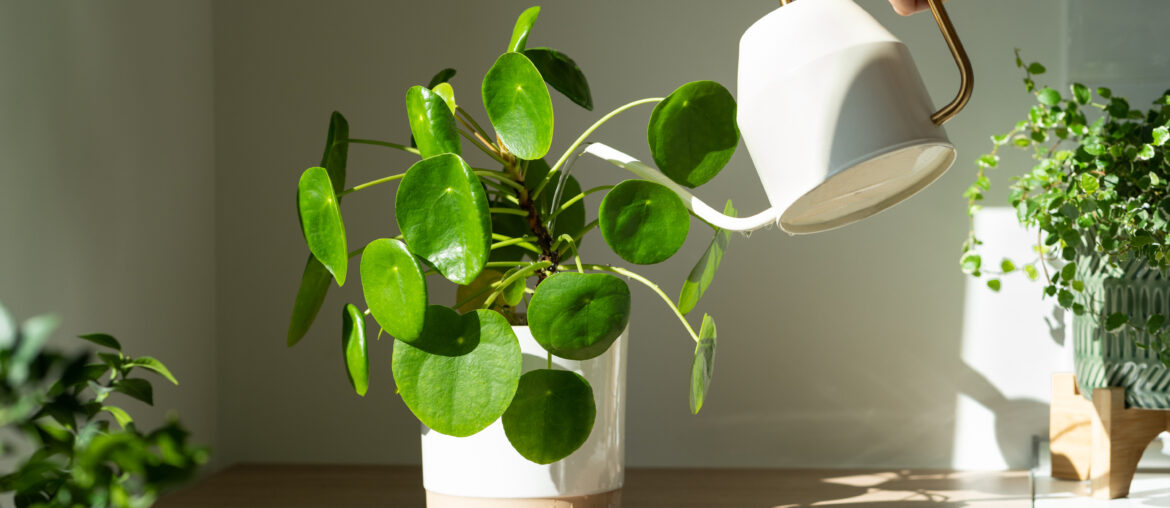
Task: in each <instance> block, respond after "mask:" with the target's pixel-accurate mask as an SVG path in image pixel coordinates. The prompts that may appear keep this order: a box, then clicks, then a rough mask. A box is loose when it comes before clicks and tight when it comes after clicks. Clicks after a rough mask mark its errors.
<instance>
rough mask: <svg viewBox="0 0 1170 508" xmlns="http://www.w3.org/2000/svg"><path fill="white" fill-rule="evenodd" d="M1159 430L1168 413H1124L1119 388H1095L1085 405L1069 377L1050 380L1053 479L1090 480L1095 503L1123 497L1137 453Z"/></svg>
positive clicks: (1166, 424) (1168, 421)
mask: <svg viewBox="0 0 1170 508" xmlns="http://www.w3.org/2000/svg"><path fill="white" fill-rule="evenodd" d="M1163 430H1170V411H1157V410H1150V409H1126V407H1125V389H1124V388H1118V387H1114V388H1098V389H1096V390H1093V401H1092V402H1089V401H1087V400H1085V399H1084V397H1082V396H1081V394H1080V391H1079V389H1078V388H1077V385H1076V379H1075V378H1074V376H1073V375H1072V374H1054V375H1053V376H1052V407H1051V412H1050V420H1049V427H1048V432H1049V440H1050V443H1051V444H1050V447H1051V451H1052V477H1053V478H1061V479H1067V480H1085V479H1089V480H1090V485H1091V487H1092V493H1093V497H1095V498H1098V499H1117V498H1120V497H1125V496H1127V495H1129V485H1130V483H1132V482H1133V475H1134V473H1135V472H1137V464H1138V461H1139V460H1141V458H1142V452H1144V451H1145V449H1146V447H1147V446H1149V444H1150V442H1151V441H1153V440H1154V438H1155V437H1157V436H1158V434H1159V433H1161V432H1162V431H1163Z"/></svg>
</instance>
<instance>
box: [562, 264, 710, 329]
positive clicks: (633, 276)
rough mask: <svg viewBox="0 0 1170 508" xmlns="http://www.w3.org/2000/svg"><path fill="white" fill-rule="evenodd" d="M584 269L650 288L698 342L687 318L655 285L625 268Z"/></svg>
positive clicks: (594, 267) (602, 266)
mask: <svg viewBox="0 0 1170 508" xmlns="http://www.w3.org/2000/svg"><path fill="white" fill-rule="evenodd" d="M585 268H587V269H589V270H594V271H601V272H610V273H616V274H618V275H625V276H626V277H629V278H631V279H634V280H636V281H638V282H641V283H642V284H643V285H644V286H646V287H648V288H650V289H651V290H653V291H654V292H655V293H658V296H660V297H662V300H663V301H665V302H666V305H667V306H668V307H670V310H671V311H673V312H674V315H675V316H678V320H679V321H682V324H683V326H684V327H686V329H687V333H689V334H691V338H692V339H694V341H695V342H699V335H698V334H696V333H695V330H694V328H691V324H690V323H688V322H687V318H685V317H683V315H682V312H679V310H678V306H676V305H675V304H674V300H671V299H670V297H669V296H666V293H664V292H663V291H662V288H660V287H658V285H657V284H655V283H653V282H651V281H650V279H647V278H645V277H643V276H641V275H638V274H636V273H634V272H631V271H629V270H627V269H625V268H622V267H619V266H609V265H585Z"/></svg>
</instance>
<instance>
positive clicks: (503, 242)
mask: <svg viewBox="0 0 1170 508" xmlns="http://www.w3.org/2000/svg"><path fill="white" fill-rule="evenodd" d="M492 236H493V237H494V236H495V235H492ZM535 239H536V237H533V236H525V237H521V238H509V239H507V240H501V241H499V242H496V243H493V244H492V249H491V250H496V249H501V248H504V247H508V246H510V245H516V244H521V243H527V244H530V245H531V243H532V241H533V240H535ZM533 248H535V246H534V247H533Z"/></svg>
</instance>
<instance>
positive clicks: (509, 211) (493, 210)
mask: <svg viewBox="0 0 1170 508" xmlns="http://www.w3.org/2000/svg"><path fill="white" fill-rule="evenodd" d="M488 213H498V214H503V215H519V216H521V217H523V216H526V215H528V212H525V211H524V210H521V209H519V208H488Z"/></svg>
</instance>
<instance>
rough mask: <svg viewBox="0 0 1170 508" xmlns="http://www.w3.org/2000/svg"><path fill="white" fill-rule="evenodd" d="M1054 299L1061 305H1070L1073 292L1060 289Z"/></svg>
mask: <svg viewBox="0 0 1170 508" xmlns="http://www.w3.org/2000/svg"><path fill="white" fill-rule="evenodd" d="M1056 300H1057V302H1059V303H1060V306H1061V307H1065V308H1067V307H1071V306H1072V304H1073V294H1072V293H1070V292H1069V290H1067V289H1062V290H1060V291H1059V292H1058V293H1057V296H1056Z"/></svg>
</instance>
